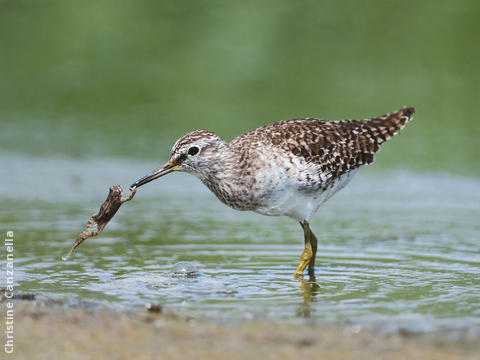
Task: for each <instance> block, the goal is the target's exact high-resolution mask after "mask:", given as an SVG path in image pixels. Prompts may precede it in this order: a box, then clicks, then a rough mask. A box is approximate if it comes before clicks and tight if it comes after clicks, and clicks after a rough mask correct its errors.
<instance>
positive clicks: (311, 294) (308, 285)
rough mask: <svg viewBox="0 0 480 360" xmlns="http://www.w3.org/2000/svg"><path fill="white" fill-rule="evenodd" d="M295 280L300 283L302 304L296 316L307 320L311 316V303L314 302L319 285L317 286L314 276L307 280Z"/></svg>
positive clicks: (300, 278) (301, 278)
mask: <svg viewBox="0 0 480 360" xmlns="http://www.w3.org/2000/svg"><path fill="white" fill-rule="evenodd" d="M297 280H298V282H299V283H300V286H299V289H300V294H301V295H302V297H303V303H302V304H301V305H300V308H299V309H298V311H297V316H301V317H305V318H309V317H310V315H311V302H312V301H315V297H316V296H317V294H318V290H319V289H320V285H318V283H317V279H316V278H315V275H309V277H308V279H304V278H303V276H302V277H299V278H298V279H297Z"/></svg>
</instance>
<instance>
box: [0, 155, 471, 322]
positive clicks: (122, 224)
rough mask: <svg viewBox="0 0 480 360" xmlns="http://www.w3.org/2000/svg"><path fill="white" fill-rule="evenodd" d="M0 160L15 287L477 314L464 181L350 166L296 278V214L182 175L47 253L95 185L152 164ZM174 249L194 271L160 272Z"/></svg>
mask: <svg viewBox="0 0 480 360" xmlns="http://www.w3.org/2000/svg"><path fill="white" fill-rule="evenodd" d="M1 160H2V163H3V164H4V165H3V166H4V169H5V170H6V171H7V172H8V174H9V176H10V179H11V185H10V186H9V188H8V189H2V193H1V194H0V195H1V196H2V198H3V199H4V201H3V204H5V206H2V209H1V211H0V224H1V227H2V228H4V229H11V230H14V231H15V281H16V284H17V287H16V289H17V290H21V291H27V292H34V293H36V294H37V298H38V299H39V300H41V299H51V298H53V299H62V300H64V301H66V302H67V304H68V303H71V304H73V305H75V304H79V303H82V301H94V303H97V302H99V303H100V304H104V305H108V306H110V307H113V308H118V309H132V308H136V307H141V306H143V305H144V304H147V303H149V302H154V303H161V304H163V305H165V306H166V307H167V308H169V309H170V310H173V311H177V312H184V313H187V314H194V315H199V316H202V317H206V318H209V319H213V320H217V321H218V320H220V321H222V320H225V321H226V320H232V319H251V318H259V319H279V318H280V319H281V318H284V319H301V318H304V317H307V318H312V319H315V320H316V321H320V322H327V323H330V322H333V323H344V322H346V321H348V322H354V323H359V324H362V325H365V326H377V327H380V328H381V329H386V330H391V329H398V328H407V329H410V330H418V331H425V330H436V329H439V328H444V327H446V328H465V327H466V328H472V329H475V328H478V327H479V326H480V302H479V300H478V299H479V298H480V277H479V274H480V248H479V241H480V222H479V221H478V219H480V181H478V180H475V179H469V178H462V177H456V176H449V175H439V174H437V175H419V174H415V173H411V172H393V173H387V174H384V173H378V172H376V171H375V169H369V168H367V169H364V170H363V172H360V173H359V174H358V175H357V178H356V179H354V180H353V181H352V183H351V184H350V185H349V187H347V188H346V189H344V190H343V191H342V192H340V193H339V194H337V195H336V196H335V197H334V198H333V199H332V200H331V201H330V203H329V204H327V205H326V206H324V207H323V208H322V209H321V210H320V211H319V213H318V214H317V216H316V217H315V218H314V219H313V220H312V222H311V225H312V228H313V229H314V230H315V231H316V233H317V236H318V239H319V252H318V254H319V255H318V260H317V276H316V279H315V280H313V279H312V280H311V279H308V278H305V279H303V280H298V279H294V278H293V276H292V273H293V271H294V270H295V268H296V265H297V262H298V260H299V255H300V253H301V251H302V248H303V234H302V230H301V228H300V226H299V225H298V224H297V223H295V222H294V221H293V220H290V219H287V218H274V217H266V216H262V215H258V214H254V213H246V212H237V211H234V210H231V209H229V208H227V207H225V206H224V205H222V204H221V203H220V202H219V201H218V200H217V199H216V198H215V197H214V196H213V195H212V194H211V193H210V192H209V191H208V190H207V189H206V188H204V187H203V185H202V184H201V183H200V182H199V181H198V180H197V179H195V178H194V177H192V176H189V175H186V174H172V175H170V176H169V177H165V178H162V179H161V181H157V182H154V183H152V184H148V185H145V186H144V187H142V188H140V189H139V191H138V194H137V196H136V197H135V198H134V199H133V200H132V201H131V202H129V203H127V204H125V205H124V207H122V208H121V209H120V211H119V213H118V214H117V216H116V217H115V218H114V220H113V221H112V223H110V224H109V225H108V226H107V228H106V230H105V231H104V233H103V234H101V235H100V236H99V237H97V238H92V239H88V240H87V241H86V242H85V243H84V244H83V245H82V246H81V247H80V248H79V249H78V251H77V252H76V253H75V254H74V255H73V257H72V258H71V259H70V260H68V261H66V262H64V261H61V256H62V255H64V254H66V252H67V251H68V250H69V248H70V246H71V245H72V243H73V240H74V238H75V236H76V235H77V234H78V233H79V232H80V231H81V230H82V228H83V226H84V223H85V221H86V220H87V218H88V216H89V215H91V214H92V213H94V212H96V210H97V209H98V206H99V204H100V203H101V201H103V199H104V197H105V196H106V192H107V189H108V185H110V184H112V183H114V182H120V183H122V184H123V185H124V186H125V185H128V184H129V183H131V182H132V180H133V179H136V178H137V177H139V176H140V175H142V174H143V173H144V172H145V171H146V170H148V169H150V168H153V167H155V165H156V164H155V163H153V162H152V163H148V162H137V163H135V162H132V161H130V160H122V159H107V160H99V161H93V160H91V161H83V160H71V159H65V158H30V157H19V156H14V155H10V156H8V157H4V158H2V159H1ZM19 164H22V165H21V166H20V165H19ZM92 174H95V176H92ZM179 261H189V262H192V263H194V264H195V265H196V266H197V268H198V275H197V276H196V277H193V278H177V277H174V276H172V274H171V272H170V270H171V268H172V265H174V264H175V263H177V262H179ZM4 263H5V262H4V261H2V262H1V263H0V266H1V267H2V268H3V267H4V266H5V265H4Z"/></svg>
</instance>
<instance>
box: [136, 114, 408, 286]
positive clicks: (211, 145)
mask: <svg viewBox="0 0 480 360" xmlns="http://www.w3.org/2000/svg"><path fill="white" fill-rule="evenodd" d="M414 113H415V108H414V107H403V108H402V109H400V110H397V111H394V112H391V113H388V114H385V115H382V116H377V117H374V118H369V119H363V120H339V121H328V120H323V119H317V118H308V117H306V118H295V119H290V120H282V121H279V122H275V123H271V124H268V125H265V126H262V127H259V128H257V129H255V130H252V131H248V132H246V133H244V134H242V135H239V136H238V137H236V138H234V139H233V140H232V141H231V142H229V143H228V142H226V141H225V140H223V139H222V138H221V137H220V136H218V135H217V134H216V133H214V132H212V131H209V130H195V131H192V132H190V133H188V134H186V135H184V136H182V137H181V138H179V139H178V140H177V141H176V142H175V144H174V145H173V147H172V150H171V154H170V159H169V160H168V162H167V163H166V164H165V165H163V166H162V167H160V168H158V169H155V170H154V171H152V172H150V173H148V174H147V175H145V176H143V177H142V178H140V179H138V180H137V181H136V182H135V183H133V184H132V185H131V186H130V189H131V190H134V189H136V188H138V187H140V186H142V185H145V184H147V183H149V182H150V181H152V180H155V179H158V178H160V177H162V176H164V175H166V174H169V173H171V172H174V171H180V172H186V173H189V174H193V175H195V176H196V177H197V178H199V179H200V180H201V181H202V182H203V184H205V185H206V186H207V187H208V188H209V189H210V190H211V191H212V192H213V193H214V194H215V195H216V196H217V198H218V199H219V200H220V201H221V202H223V203H224V204H226V205H227V206H229V207H231V208H233V209H235V210H242V211H247V210H248V211H254V212H257V213H259V214H263V215H268V216H287V217H290V218H292V219H294V220H296V221H298V222H299V223H300V225H301V227H302V229H303V233H304V245H305V247H304V250H303V252H302V254H301V256H300V263H299V265H298V267H297V268H296V270H295V272H294V275H295V277H300V276H303V274H304V271H305V269H306V268H307V266H308V274H309V275H310V276H314V273H315V258H316V253H317V248H318V240H317V238H316V236H315V235H314V233H313V232H312V230H311V228H310V224H309V222H310V219H311V217H312V216H313V215H314V214H315V213H316V211H317V210H318V209H319V208H320V206H321V205H322V204H324V203H325V202H326V201H327V200H328V199H330V197H332V195H334V194H335V193H336V192H337V191H339V190H340V189H342V188H343V187H345V185H347V183H348V182H350V180H351V179H352V178H353V176H354V175H355V174H356V173H357V172H358V170H359V169H360V168H362V167H364V166H366V165H369V164H371V163H373V162H374V155H375V153H376V152H377V151H378V150H379V149H380V146H381V145H382V144H383V143H384V142H386V141H387V140H389V139H390V138H391V137H392V136H394V135H396V134H397V133H398V132H399V131H400V130H401V129H403V127H404V126H405V125H406V123H407V122H409V121H410V120H411V119H412V115H413V114H414Z"/></svg>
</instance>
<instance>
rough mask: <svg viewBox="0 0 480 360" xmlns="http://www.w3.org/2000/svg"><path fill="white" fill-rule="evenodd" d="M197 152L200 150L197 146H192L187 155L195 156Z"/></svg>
mask: <svg viewBox="0 0 480 360" xmlns="http://www.w3.org/2000/svg"><path fill="white" fill-rule="evenodd" d="M199 151H200V149H199V148H198V146H192V147H190V149H188V155H192V156H195V155H197V154H198V152H199Z"/></svg>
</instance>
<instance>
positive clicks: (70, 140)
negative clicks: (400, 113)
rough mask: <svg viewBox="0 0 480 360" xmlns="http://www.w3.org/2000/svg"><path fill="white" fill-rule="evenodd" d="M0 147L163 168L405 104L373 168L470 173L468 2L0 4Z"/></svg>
mask: <svg viewBox="0 0 480 360" xmlns="http://www.w3.org/2000/svg"><path fill="white" fill-rule="evenodd" d="M0 6H1V11H0V125H1V132H0V149H1V150H2V151H8V152H16V153H18V152H20V153H27V154H32V155H35V156H44V155H48V156H50V155H61V156H67V157H90V156H93V157H98V156H130V157H133V158H146V159H158V162H159V163H160V162H162V161H164V160H165V159H166V158H167V157H168V153H169V150H170V147H171V145H172V144H173V142H174V141H175V140H176V139H177V138H178V137H180V136H181V135H183V134H184V133H186V132H188V131H191V130H194V129H197V128H208V129H210V130H213V131H216V132H217V133H218V134H219V135H221V136H223V137H224V138H226V139H227V140H229V139H232V138H233V137H234V136H236V135H238V134H239V133H241V132H244V131H247V130H249V129H252V128H255V127H257V126H260V125H263V124H265V123H269V122H273V121H277V120H281V119H286V118H291V117H299V116H315V117H321V118H327V119H332V120H337V119H343V118H365V117H371V116H376V115H380V114H383V113H386V112H390V111H393V110H396V109H398V108H400V107H402V106H404V105H408V106H415V107H416V108H417V114H416V116H415V121H414V122H412V123H411V124H409V125H408V126H407V128H406V129H405V130H404V132H403V134H402V135H401V136H398V137H396V138H394V139H392V140H391V142H390V144H387V145H386V146H385V148H384V150H383V151H382V152H381V154H380V155H379V156H378V162H377V165H376V167H377V168H380V169H383V168H406V169H412V170H421V171H424V170H425V171H440V172H452V173H460V174H466V175H479V174H480V165H479V160H478V158H479V155H480V151H479V140H478V139H479V136H480V126H479V122H480V121H479V116H480V105H479V104H480V71H479V63H480V49H479V48H480V46H479V41H478V37H479V35H480V25H479V23H480V22H479V19H480V2H478V1H474V0H472V1H467V0H461V1H447V0H440V1H438V0H437V1H390V0H388V1H385V0H381V1H358V0H356V1H353V0H349V1H278V0H275V1H273V0H267V1H250V0H247V1H241V2H240V1H235V2H234V1H139V0H136V1H113V0H112V1H60V0H58V1H39V0H32V1H24V0H15V1H0Z"/></svg>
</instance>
